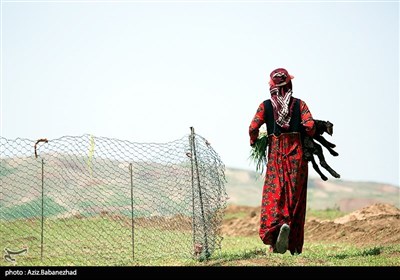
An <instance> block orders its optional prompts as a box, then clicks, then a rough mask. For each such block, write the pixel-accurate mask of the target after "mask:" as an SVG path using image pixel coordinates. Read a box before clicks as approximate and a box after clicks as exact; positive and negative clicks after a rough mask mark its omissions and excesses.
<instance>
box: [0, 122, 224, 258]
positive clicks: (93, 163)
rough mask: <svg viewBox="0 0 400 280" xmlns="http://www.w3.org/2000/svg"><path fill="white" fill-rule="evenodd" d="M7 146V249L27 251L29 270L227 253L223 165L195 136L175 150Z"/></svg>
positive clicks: (3, 203)
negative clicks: (41, 265)
mask: <svg viewBox="0 0 400 280" xmlns="http://www.w3.org/2000/svg"><path fill="white" fill-rule="evenodd" d="M0 143H1V145H0V152H1V166H0V183H1V194H0V209H1V211H0V223H1V227H0V231H1V237H0V240H1V245H0V246H1V247H2V248H4V249H6V248H7V249H8V250H17V249H21V248H26V249H29V251H28V253H27V254H25V256H24V259H26V261H27V264H29V261H35V260H36V261H37V260H38V259H40V260H42V261H43V260H47V261H50V262H51V264H55V265H57V264H60V265H65V264H78V265H86V264H90V265H93V264H94V265H96V264H98V263H107V262H110V263H124V262H126V259H127V258H129V259H130V260H138V259H146V258H170V257H171V256H172V257H174V256H176V257H182V258H191V257H194V258H198V259H207V258H208V257H210V255H211V254H212V253H213V252H214V251H215V250H216V249H220V248H221V241H222V237H221V235H220V226H221V223H222V216H223V211H224V209H225V207H226V201H227V194H226V191H225V174H224V170H225V166H224V164H223V163H222V161H221V159H220V158H219V156H218V154H217V153H216V152H215V151H214V149H213V148H212V147H211V145H210V144H209V143H208V141H207V140H206V139H205V138H203V137H201V136H199V135H196V134H195V133H194V130H193V129H192V131H191V134H190V135H187V136H185V137H183V138H181V139H178V140H176V141H172V142H168V143H134V142H130V141H122V140H118V139H111V138H106V137H94V136H92V135H83V136H79V137H76V136H64V137H61V138H58V139H49V140H48V139H39V140H37V141H33V140H29V139H21V138H17V139H14V140H10V139H6V138H2V137H1V138H0ZM3 262H7V261H6V258H4V260H3Z"/></svg>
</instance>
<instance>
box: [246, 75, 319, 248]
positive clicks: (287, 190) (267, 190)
mask: <svg viewBox="0 0 400 280" xmlns="http://www.w3.org/2000/svg"><path fill="white" fill-rule="evenodd" d="M270 78H271V80H270V94H271V98H270V99H268V100H265V101H264V102H262V103H261V104H260V105H259V107H258V109H257V112H256V114H255V116H254V118H253V120H252V121H251V124H250V127H249V134H250V145H254V143H255V142H256V141H257V137H258V134H259V128H260V127H261V125H263V124H264V123H265V124H266V126H267V133H268V162H267V168H266V174H265V181H264V187H263V193H262V206H261V219H260V230H259V235H260V238H261V240H262V241H263V243H264V244H267V245H270V250H271V251H272V252H277V253H281V254H283V253H285V252H286V251H287V250H288V249H289V251H290V252H291V253H292V255H293V254H300V253H301V252H302V249H303V242H304V222H305V215H306V200H307V178H308V161H306V160H304V159H303V148H302V137H303V136H304V134H305V133H307V134H308V135H310V136H313V134H314V133H315V125H314V120H313V118H312V115H311V113H310V111H309V110H308V107H307V105H306V103H305V102H304V101H302V100H300V99H297V98H294V97H292V81H291V80H292V79H293V76H291V75H289V73H288V71H287V70H286V69H284V68H278V69H276V70H274V71H272V72H271V74H270Z"/></svg>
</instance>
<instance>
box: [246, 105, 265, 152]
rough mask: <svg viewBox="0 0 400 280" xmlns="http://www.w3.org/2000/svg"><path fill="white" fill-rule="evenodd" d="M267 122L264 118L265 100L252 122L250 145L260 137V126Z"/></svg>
mask: <svg viewBox="0 0 400 280" xmlns="http://www.w3.org/2000/svg"><path fill="white" fill-rule="evenodd" d="M264 123H265V120H264V102H262V103H261V104H260V105H259V106H258V109H257V112H256V114H255V115H254V117H253V120H252V121H251V123H250V127H249V135H250V145H253V144H254V143H255V142H256V140H257V137H258V133H259V129H260V127H261V126H262V125H263V124H264Z"/></svg>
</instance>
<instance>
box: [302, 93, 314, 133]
mask: <svg viewBox="0 0 400 280" xmlns="http://www.w3.org/2000/svg"><path fill="white" fill-rule="evenodd" d="M300 112H301V113H300V115H301V124H302V125H303V126H304V128H305V131H306V133H307V134H308V135H310V136H314V134H315V122H314V119H313V117H312V115H311V112H310V110H309V109H308V106H307V104H306V103H305V102H304V101H303V100H301V101H300Z"/></svg>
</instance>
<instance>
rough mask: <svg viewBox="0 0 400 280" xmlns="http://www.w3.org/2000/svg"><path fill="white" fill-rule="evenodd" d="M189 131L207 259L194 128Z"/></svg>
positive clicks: (205, 231) (205, 228)
mask: <svg viewBox="0 0 400 280" xmlns="http://www.w3.org/2000/svg"><path fill="white" fill-rule="evenodd" d="M190 131H191V134H190V137H191V151H192V163H194V167H195V169H196V178H197V189H198V192H199V200H200V210H201V218H202V222H203V234H204V249H205V252H206V253H205V257H206V259H208V257H209V255H210V254H209V251H208V238H207V227H206V219H205V215H204V205H203V195H202V191H201V183H200V174H199V165H198V162H197V153H196V144H195V133H194V128H193V127H190ZM192 166H193V164H192ZM192 169H193V168H192ZM193 177H194V176H192V182H193V180H194V179H193ZM193 207H194V206H193Z"/></svg>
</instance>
